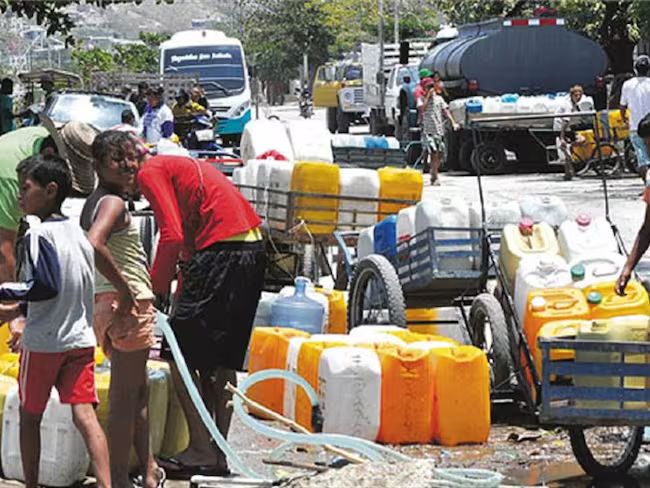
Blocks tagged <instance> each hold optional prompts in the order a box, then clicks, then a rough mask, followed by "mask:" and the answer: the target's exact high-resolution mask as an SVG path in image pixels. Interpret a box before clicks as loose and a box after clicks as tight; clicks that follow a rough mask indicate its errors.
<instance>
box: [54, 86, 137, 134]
mask: <svg viewBox="0 0 650 488" xmlns="http://www.w3.org/2000/svg"><path fill="white" fill-rule="evenodd" d="M126 109H129V110H131V112H132V113H133V114H134V115H135V122H136V124H135V125H136V127H140V116H139V115H138V110H137V109H136V107H135V105H134V104H133V103H131V102H129V101H127V100H123V99H121V98H117V97H113V96H110V95H103V94H99V93H94V92H83V91H64V92H61V93H57V94H55V95H54V96H53V97H52V98H51V100H50V102H49V103H48V104H47V105H46V107H45V109H44V113H45V115H47V116H48V117H50V118H51V119H52V120H53V121H54V123H55V124H65V123H66V122H70V121H72V120H76V121H79V122H86V123H87V124H91V125H93V126H94V127H96V128H97V129H99V130H107V129H110V128H111V127H113V126H116V125H118V124H120V123H121V122H122V112H123V111H124V110H126Z"/></svg>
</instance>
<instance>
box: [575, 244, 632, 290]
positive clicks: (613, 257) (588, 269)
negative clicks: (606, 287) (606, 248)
mask: <svg viewBox="0 0 650 488" xmlns="http://www.w3.org/2000/svg"><path fill="white" fill-rule="evenodd" d="M626 261H627V259H626V258H625V256H623V255H621V254H618V253H611V252H610V253H586V254H580V255H579V256H578V257H577V258H575V259H574V260H572V261H571V262H570V263H569V269H571V277H572V278H573V286H574V287H576V288H587V287H588V286H591V285H594V284H596V283H602V282H606V281H610V282H611V281H616V279H617V278H618V277H619V275H620V274H621V271H622V270H623V267H624V266H625V262H626Z"/></svg>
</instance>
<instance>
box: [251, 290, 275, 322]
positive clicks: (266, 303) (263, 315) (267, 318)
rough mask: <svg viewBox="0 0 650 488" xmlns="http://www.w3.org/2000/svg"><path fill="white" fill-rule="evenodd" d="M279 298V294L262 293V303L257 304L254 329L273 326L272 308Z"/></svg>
mask: <svg viewBox="0 0 650 488" xmlns="http://www.w3.org/2000/svg"><path fill="white" fill-rule="evenodd" d="M278 297H279V295H278V294H277V293H271V292H268V291H263V292H262V295H261V296H260V301H259V302H257V309H256V310H255V320H254V321H253V327H268V326H269V325H271V307H272V305H273V304H274V303H275V301H276V300H277V299H278Z"/></svg>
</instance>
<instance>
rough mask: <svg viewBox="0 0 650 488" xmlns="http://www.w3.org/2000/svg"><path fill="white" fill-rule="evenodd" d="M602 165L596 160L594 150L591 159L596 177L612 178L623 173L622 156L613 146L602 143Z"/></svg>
mask: <svg viewBox="0 0 650 488" xmlns="http://www.w3.org/2000/svg"><path fill="white" fill-rule="evenodd" d="M600 153H601V154H602V157H603V160H602V164H601V162H600V161H599V159H598V148H597V147H596V148H594V151H593V152H592V154H591V159H592V160H593V161H594V171H595V172H596V174H597V175H598V176H603V174H604V175H605V176H612V175H615V174H618V173H620V172H622V171H623V165H624V161H623V156H622V155H621V152H620V151H619V150H618V148H617V147H616V146H615V145H614V144H610V143H609V142H603V143H601V144H600Z"/></svg>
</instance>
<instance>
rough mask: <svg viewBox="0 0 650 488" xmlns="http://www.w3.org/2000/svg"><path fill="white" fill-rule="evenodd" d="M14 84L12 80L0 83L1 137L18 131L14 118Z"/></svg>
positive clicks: (5, 79) (7, 79)
mask: <svg viewBox="0 0 650 488" xmlns="http://www.w3.org/2000/svg"><path fill="white" fill-rule="evenodd" d="M13 93H14V82H13V81H12V80H11V78H3V79H2V81H0V135H2V134H6V133H7V132H11V131H12V130H16V122H15V121H14V118H15V117H16V116H15V115H14V99H13Z"/></svg>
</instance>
